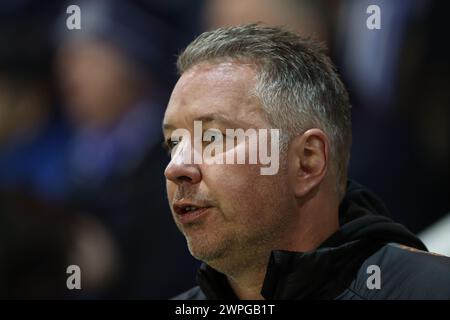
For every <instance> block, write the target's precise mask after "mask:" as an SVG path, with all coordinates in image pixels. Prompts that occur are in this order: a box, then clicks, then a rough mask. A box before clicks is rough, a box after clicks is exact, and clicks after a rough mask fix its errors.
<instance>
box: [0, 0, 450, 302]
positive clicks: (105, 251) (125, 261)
mask: <svg viewBox="0 0 450 320" xmlns="http://www.w3.org/2000/svg"><path fill="white" fill-rule="evenodd" d="M73 4H76V5H78V6H79V8H80V10H81V16H80V17H81V29H79V30H78V29H74V30H69V29H68V28H67V26H66V22H67V19H68V18H69V16H70V15H71V14H70V13H67V12H66V10H67V7H68V6H69V5H73ZM372 4H376V5H378V6H379V7H380V9H381V29H379V30H376V29H375V30H369V29H368V28H367V27H366V20H367V18H368V17H369V14H368V13H366V9H367V7H368V6H369V5H372ZM446 9H447V6H446V5H445V2H444V1H438V0H436V1H427V0H370V1H366V0H314V1H313V0H245V1H242V0H204V1H200V0H190V1H187V0H167V1H156V0H140V1H139V0H132V1H84V2H83V1H71V2H69V3H64V2H61V1H56V0H54V1H50V0H45V1H31V0H14V1H13V0H3V1H1V2H0V298H31V299H37V298H43V299H45V298H60V299H78V298H84V299H105V298H109V299H135V298H137V299H166V298H169V297H172V296H174V295H176V294H177V293H180V292H181V291H183V290H186V289H188V288H190V287H191V286H192V285H194V283H195V271H196V268H197V266H198V262H197V261H195V260H194V259H193V258H192V257H191V256H190V255H189V253H188V250H187V248H186V245H185V241H184V239H183V237H182V236H181V234H179V232H178V230H177V229H176V227H175V225H174V223H172V219H171V216H170V211H169V207H168V205H167V200H166V195H165V182H164V176H163V170H164V167H165V165H166V163H167V161H168V156H167V155H166V153H165V152H164V150H163V149H162V148H161V141H162V136H161V132H160V131H161V130H160V128H161V121H162V116H163V113H164V109H165V106H166V103H167V101H168V97H169V94H170V92H171V89H172V87H173V85H174V83H175V82H176V79H177V75H176V69H175V61H176V55H177V53H178V52H179V51H180V50H181V49H182V48H183V47H185V46H186V45H187V44H188V43H189V42H190V41H191V40H193V38H194V37H195V36H196V35H198V34H200V33H201V32H203V31H205V30H210V29H214V28H217V27H220V26H231V25H237V24H242V23H249V22H264V23H266V24H269V25H284V26H287V27H289V28H291V29H293V30H295V31H297V32H298V33H300V34H302V35H304V36H313V37H315V38H317V39H319V40H320V41H322V42H324V43H325V44H326V45H327V46H328V48H329V54H330V56H331V57H332V59H333V61H334V62H335V64H336V65H337V69H338V72H339V73H340V75H341V76H342V78H343V80H344V82H345V84H346V86H347V88H348V90H349V92H350V97H351V102H352V107H353V110H352V114H353V137H354V141H353V148H352V158H351V162H350V177H351V178H353V179H355V180H357V181H359V182H360V183H362V184H364V185H366V186H368V187H369V188H370V189H372V190H373V191H374V192H375V193H377V194H378V195H379V196H380V197H381V198H382V199H383V200H384V201H385V203H386V205H387V207H388V208H389V209H390V212H391V215H392V217H393V218H394V219H395V220H397V221H398V222H400V223H403V224H405V225H406V226H407V227H408V228H409V229H411V230H412V231H413V232H415V233H418V234H420V236H421V237H422V239H424V241H425V242H426V243H427V244H428V246H429V248H430V249H431V251H438V252H441V253H446V254H450V218H449V216H448V215H447V213H448V212H449V211H450V199H449V191H450V170H449V168H450V166H449V163H450V143H449V140H450V139H449V138H450V123H449V122H450V99H449V98H450V90H449V83H450V82H449V75H450V70H449V56H450V55H449V49H448V48H449V46H448V45H447V43H446V42H447V41H446V40H445V39H446V38H447V37H446V36H445V34H446V33H447V29H448V28H447V25H446V16H445V15H446V13H447V12H448V11H447V10H446ZM72 264H75V265H79V266H80V268H81V270H82V290H67V288H66V279H67V277H68V274H66V268H67V266H69V265H72Z"/></svg>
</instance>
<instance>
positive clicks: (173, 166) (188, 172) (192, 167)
mask: <svg viewBox="0 0 450 320" xmlns="http://www.w3.org/2000/svg"><path fill="white" fill-rule="evenodd" d="M164 175H165V176H166V178H167V179H168V180H170V181H172V182H174V183H176V184H181V183H182V182H184V181H185V182H189V183H192V184H196V183H199V182H200V181H201V179H202V176H201V172H200V169H199V167H198V166H197V165H196V164H184V163H180V162H177V161H170V162H169V164H168V165H167V167H166V170H165V171H164Z"/></svg>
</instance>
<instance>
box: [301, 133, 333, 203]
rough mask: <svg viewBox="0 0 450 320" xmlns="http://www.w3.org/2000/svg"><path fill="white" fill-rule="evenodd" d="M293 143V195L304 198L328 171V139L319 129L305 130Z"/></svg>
mask: <svg viewBox="0 0 450 320" xmlns="http://www.w3.org/2000/svg"><path fill="white" fill-rule="evenodd" d="M298 139H299V140H298V141H296V142H295V145H294V146H295V149H296V150H295V154H296V156H297V165H296V167H297V168H296V171H297V172H296V175H295V182H294V183H295V195H296V196H297V197H304V196H305V195H307V194H308V193H310V192H311V190H313V189H315V188H316V187H317V186H318V185H320V183H321V182H322V180H323V179H324V177H325V175H326V172H327V169H328V139H327V136H326V135H325V133H324V132H323V131H322V130H320V129H316V128H315V129H310V130H307V131H306V132H305V133H304V134H303V135H302V136H300V137H298Z"/></svg>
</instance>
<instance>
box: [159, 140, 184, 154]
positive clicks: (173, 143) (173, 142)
mask: <svg viewBox="0 0 450 320" xmlns="http://www.w3.org/2000/svg"><path fill="white" fill-rule="evenodd" d="M180 140H181V138H180V139H173V140H172V139H167V140H166V141H164V142H163V146H164V149H166V150H167V152H168V153H169V154H170V152H171V151H172V149H173V148H175V147H176V145H177V144H178V143H180Z"/></svg>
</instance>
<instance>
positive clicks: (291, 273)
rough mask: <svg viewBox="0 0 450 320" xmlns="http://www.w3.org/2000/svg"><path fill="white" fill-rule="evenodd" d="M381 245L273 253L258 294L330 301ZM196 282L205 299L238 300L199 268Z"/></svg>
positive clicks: (212, 273)
mask: <svg viewBox="0 0 450 320" xmlns="http://www.w3.org/2000/svg"><path fill="white" fill-rule="evenodd" d="M380 247H381V244H380V243H374V242H372V241H366V240H356V241H352V242H349V243H345V244H343V245H341V246H338V247H324V248H322V247H321V248H319V249H317V250H314V251H309V252H291V251H282V250H279V251H273V252H272V254H271V257H270V260H269V264H268V267H267V271H266V276H265V278H264V283H263V287H262V291H261V294H262V295H263V297H264V298H265V299H267V300H272V299H275V300H279V299H280V300H281V299H332V298H334V297H336V296H337V295H338V294H340V293H341V292H342V291H344V290H345V288H346V287H348V286H349V285H350V283H351V281H352V280H353V277H354V275H355V274H356V272H357V270H358V269H359V267H360V266H361V265H362V263H363V262H364V260H365V259H366V258H367V257H369V256H370V255H371V254H372V253H374V252H375V251H376V250H377V249H378V248H380ZM197 282H198V284H199V286H200V288H201V289H202V291H203V292H204V294H205V296H206V298H207V299H212V300H218V299H220V300H221V299H224V300H237V297H236V295H235V294H234V292H233V290H232V289H231V287H230V285H229V284H228V280H227V278H226V276H225V275H223V274H222V273H220V272H218V271H216V270H214V269H213V268H211V267H209V266H208V265H207V264H202V266H201V267H200V269H199V272H198V274H197Z"/></svg>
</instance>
